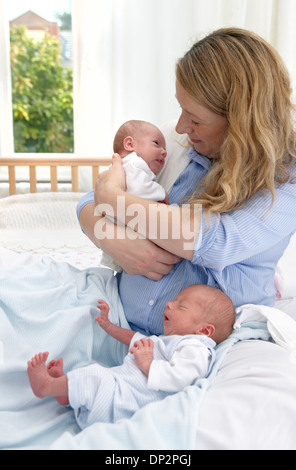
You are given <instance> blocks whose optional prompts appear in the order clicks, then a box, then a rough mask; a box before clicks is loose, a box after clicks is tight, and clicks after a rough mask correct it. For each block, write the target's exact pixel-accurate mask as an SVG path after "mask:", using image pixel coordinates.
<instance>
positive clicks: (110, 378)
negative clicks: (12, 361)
mask: <svg viewBox="0 0 296 470" xmlns="http://www.w3.org/2000/svg"><path fill="white" fill-rule="evenodd" d="M98 308H99V309H100V310H101V315H100V316H99V317H97V318H96V321H97V322H98V323H99V325H100V326H101V328H103V329H104V330H105V331H106V332H107V333H108V334H109V335H111V336H112V337H114V338H116V339H117V340H119V341H121V342H122V343H124V344H126V345H129V347H130V350H129V353H128V355H127V356H126V358H125V360H124V363H123V365H121V366H117V367H112V368H109V369H108V368H105V367H102V366H100V365H98V364H93V365H90V366H88V367H85V368H81V369H77V370H74V371H72V372H70V373H68V374H67V375H65V374H64V372H63V361H62V359H59V360H58V361H57V362H56V361H52V362H50V364H49V366H48V367H47V368H46V365H45V363H46V360H47V358H48V355H49V353H47V352H46V353H40V354H37V355H36V356H35V357H33V358H32V359H31V361H29V362H28V377H29V380H30V384H31V387H32V390H33V392H34V394H35V395H36V396H37V397H38V398H44V397H47V396H53V397H55V398H56V399H57V400H58V402H59V403H60V404H62V405H68V404H70V405H71V407H72V408H73V409H74V411H75V416H76V419H77V422H78V425H79V426H80V427H81V428H82V429H84V428H85V427H86V426H89V425H91V424H93V423H96V422H115V421H117V420H118V419H121V418H129V417H131V416H132V415H133V414H134V413H135V412H136V411H137V410H138V409H139V408H141V407H143V406H145V405H147V404H148V403H150V402H152V401H156V400H161V399H163V398H165V397H166V396H168V395H170V394H172V393H176V392H178V391H181V390H183V389H184V388H185V387H186V386H188V385H192V384H193V383H194V382H195V381H196V380H197V379H198V378H201V377H206V376H207V375H208V374H209V372H210V369H211V366H212V364H213V362H214V360H215V350H214V348H215V346H216V344H217V343H220V342H221V341H223V340H224V339H226V338H227V337H228V336H229V335H230V333H231V332H232V328H233V324H234V321H235V310H234V307H233V305H232V302H231V300H230V299H229V298H228V297H227V296H226V295H225V294H224V293H222V292H221V291H220V290H218V289H215V288H213V287H209V286H204V285H192V286H190V287H187V288H186V289H184V290H183V291H182V292H181V293H180V294H179V295H178V296H177V297H176V298H175V299H174V300H173V301H172V302H168V303H167V305H166V310H165V312H164V335H163V336H159V337H157V336H150V337H145V336H144V335H142V334H140V333H135V332H134V331H131V330H126V329H123V328H121V327H119V326H116V325H114V324H112V323H111V322H110V321H109V319H108V312H109V306H108V305H107V304H106V303H105V302H104V301H99V303H98Z"/></svg>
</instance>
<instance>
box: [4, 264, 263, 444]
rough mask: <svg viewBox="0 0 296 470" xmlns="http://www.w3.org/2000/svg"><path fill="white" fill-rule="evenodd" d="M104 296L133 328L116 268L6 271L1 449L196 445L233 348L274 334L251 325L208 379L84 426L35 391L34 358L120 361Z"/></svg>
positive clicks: (222, 349)
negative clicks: (206, 401)
mask: <svg viewBox="0 0 296 470" xmlns="http://www.w3.org/2000/svg"><path fill="white" fill-rule="evenodd" d="M98 299H103V300H106V301H107V302H108V303H109V304H110V307H111V309H110V318H111V321H113V322H116V323H117V324H120V325H121V326H123V327H124V328H128V325H127V323H126V320H125V317H124V312H123V309H122V305H121V302H120V299H119V296H118V291H117V280H116V278H115V277H114V276H113V274H112V272H111V271H110V270H107V269H102V268H96V269H89V270H86V271H78V270H76V269H75V268H73V267H71V266H70V265H68V264H66V263H54V262H53V261H51V260H50V259H49V258H46V259H44V261H43V262H40V263H39V262H38V263H35V264H31V265H28V266H18V267H16V266H13V267H11V268H5V269H3V268H2V269H1V272H0V449H12V448H18V449H20V448H26V449H28V448H33V449H39V448H40V449H48V448H51V449H105V450H107V449H113V450H114V449H118V450H119V449H155V450H157V449H160V450H163V449H187V450H190V449H194V447H195V443H196V429H197V423H198V412H199V408H200V406H201V404H202V397H203V395H204V393H205V392H206V390H207V388H208V387H209V385H210V383H211V380H212V379H213V377H214V376H215V375H216V373H217V370H218V368H219V364H220V363H221V361H223V358H224V357H225V354H226V353H227V351H228V349H229V348H230V347H231V346H232V345H233V344H234V343H236V342H237V341H240V340H243V339H250V338H254V339H263V340H268V339H269V337H270V335H269V333H268V331H267V328H266V326H265V324H264V323H253V324H250V325H245V326H244V325H243V326H242V327H241V328H240V329H239V330H238V331H236V332H234V333H233V335H232V336H231V337H230V338H229V339H228V340H227V341H225V342H224V343H222V344H221V345H219V347H218V349H217V361H216V363H215V366H214V368H213V370H212V372H211V375H210V377H209V378H208V379H203V380H199V381H198V382H197V384H196V385H195V386H192V387H188V388H186V389H185V390H184V391H182V392H180V393H178V394H176V395H173V396H170V397H168V398H166V399H165V400H164V401H162V402H158V403H152V404H150V405H148V406H147V407H145V408H143V409H141V410H139V411H138V412H137V413H136V414H135V415H134V416H133V418H132V419H130V420H123V421H119V422H117V423H115V424H103V423H98V424H95V425H93V426H91V427H89V428H88V429H85V430H84V431H83V432H80V429H79V428H78V426H77V424H76V421H75V418H74V413H73V411H72V410H71V409H70V408H64V407H61V406H60V405H58V403H57V402H56V401H55V399H52V398H49V399H46V400H39V399H38V398H35V397H34V396H33V394H32V391H31V388H30V385H29V382H28V378H27V373H26V369H27V361H28V359H30V358H31V357H32V356H33V355H35V354H36V353H38V352H44V351H49V352H50V359H57V358H58V357H60V356H62V357H63V358H64V365H65V372H67V371H69V370H72V369H74V368H77V367H82V366H85V365H88V364H90V363H92V362H96V361H97V362H100V363H101V364H103V365H106V366H113V365H117V364H120V363H121V362H122V359H123V357H124V355H125V354H126V352H127V348H126V347H125V346H122V345H121V344H120V343H118V342H117V341H115V340H113V339H112V338H110V337H109V336H107V335H106V334H105V332H104V331H103V330H101V329H100V328H99V326H98V325H97V323H96V322H95V320H94V318H95V316H96V315H97V311H96V304H97V300H98ZM116 319H118V321H116Z"/></svg>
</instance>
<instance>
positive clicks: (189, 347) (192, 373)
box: [148, 340, 211, 392]
mask: <svg viewBox="0 0 296 470" xmlns="http://www.w3.org/2000/svg"><path fill="white" fill-rule="evenodd" d="M210 358H211V352H210V350H209V349H208V348H207V346H205V345H204V344H202V343H199V342H196V341H194V342H193V341H192V340H184V341H182V342H181V343H180V344H179V346H178V347H177V349H176V351H175V352H174V353H173V355H172V357H171V359H170V361H165V360H159V361H157V360H154V361H152V364H151V366H150V371H149V376H148V388H149V389H151V390H162V391H165V392H178V391H180V390H183V389H184V388H185V387H186V386H187V385H191V384H193V382H194V381H195V380H196V379H198V378H201V377H206V376H207V374H208V370H209V363H210Z"/></svg>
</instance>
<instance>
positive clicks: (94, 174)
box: [92, 165, 99, 188]
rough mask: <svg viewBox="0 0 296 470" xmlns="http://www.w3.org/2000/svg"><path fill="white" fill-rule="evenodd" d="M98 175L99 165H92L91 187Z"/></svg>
mask: <svg viewBox="0 0 296 470" xmlns="http://www.w3.org/2000/svg"><path fill="white" fill-rule="evenodd" d="M98 176H99V167H98V166H96V165H94V166H93V167H92V179H93V188H94V187H95V186H96V181H97V178H98Z"/></svg>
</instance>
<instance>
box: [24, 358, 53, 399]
mask: <svg viewBox="0 0 296 470" xmlns="http://www.w3.org/2000/svg"><path fill="white" fill-rule="evenodd" d="M48 355H49V353H48V352H45V353H40V354H36V356H34V357H33V358H32V359H31V361H28V369H27V372H28V377H29V381H30V385H31V387H32V390H33V393H34V394H35V395H36V397H38V398H44V397H46V396H47V389H48V383H49V380H50V375H49V373H48V371H47V369H46V366H45V363H46V361H47V358H48Z"/></svg>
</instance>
